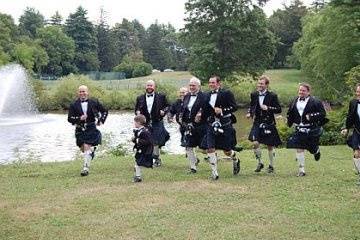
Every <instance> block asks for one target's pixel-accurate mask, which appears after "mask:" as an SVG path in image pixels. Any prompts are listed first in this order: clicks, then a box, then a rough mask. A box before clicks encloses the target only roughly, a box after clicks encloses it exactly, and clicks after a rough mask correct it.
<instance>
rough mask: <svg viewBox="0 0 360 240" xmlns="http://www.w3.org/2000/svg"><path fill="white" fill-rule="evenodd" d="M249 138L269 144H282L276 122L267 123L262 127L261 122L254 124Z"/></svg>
mask: <svg viewBox="0 0 360 240" xmlns="http://www.w3.org/2000/svg"><path fill="white" fill-rule="evenodd" d="M248 139H249V140H250V141H252V142H254V141H257V142H259V143H261V144H265V145H267V146H275V147H277V146H279V145H281V143H282V142H281V139H280V136H279V133H278V131H277V129H276V126H275V125H274V124H266V125H264V127H260V124H254V125H253V126H252V128H251V130H250V133H249V137H248Z"/></svg>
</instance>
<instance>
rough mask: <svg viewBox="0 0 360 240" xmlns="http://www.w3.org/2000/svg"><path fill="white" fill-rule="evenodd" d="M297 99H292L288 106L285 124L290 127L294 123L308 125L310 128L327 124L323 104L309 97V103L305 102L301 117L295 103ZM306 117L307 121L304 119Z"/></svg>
mask: <svg viewBox="0 0 360 240" xmlns="http://www.w3.org/2000/svg"><path fill="white" fill-rule="evenodd" d="M298 98H299V97H296V98H294V99H293V100H292V101H291V103H290V106H289V110H288V113H287V124H288V126H289V127H291V126H292V125H293V124H294V123H295V124H299V123H301V122H302V123H303V124H309V125H311V126H323V125H324V124H325V123H327V122H328V119H327V118H326V111H325V109H324V106H323V104H322V103H321V101H320V100H318V99H316V98H314V97H313V96H310V98H309V101H308V102H307V104H306V106H305V109H304V112H303V115H302V116H300V114H299V112H298V110H297V108H296V103H297V100H298ZM306 115H308V116H309V120H308V119H307V118H306Z"/></svg>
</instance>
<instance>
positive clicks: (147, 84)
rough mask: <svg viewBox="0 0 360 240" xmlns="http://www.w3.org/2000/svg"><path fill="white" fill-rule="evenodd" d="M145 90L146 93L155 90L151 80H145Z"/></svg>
mask: <svg viewBox="0 0 360 240" xmlns="http://www.w3.org/2000/svg"><path fill="white" fill-rule="evenodd" d="M145 89H146V92H147V93H152V92H154V91H155V83H153V82H147V83H146V86H145Z"/></svg>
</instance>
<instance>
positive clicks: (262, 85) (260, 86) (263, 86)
mask: <svg viewBox="0 0 360 240" xmlns="http://www.w3.org/2000/svg"><path fill="white" fill-rule="evenodd" d="M267 87H268V86H267V85H266V82H265V80H264V79H260V80H259V81H258V82H257V85H256V89H257V90H258V91H260V92H263V91H265V89H267Z"/></svg>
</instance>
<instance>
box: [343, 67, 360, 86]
mask: <svg viewBox="0 0 360 240" xmlns="http://www.w3.org/2000/svg"><path fill="white" fill-rule="evenodd" d="M345 76H346V78H345V83H346V84H347V86H348V88H349V92H352V91H353V89H354V88H355V86H356V85H357V84H359V83H360V65H358V66H356V67H353V68H352V69H351V70H350V71H348V72H346V73H345Z"/></svg>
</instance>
